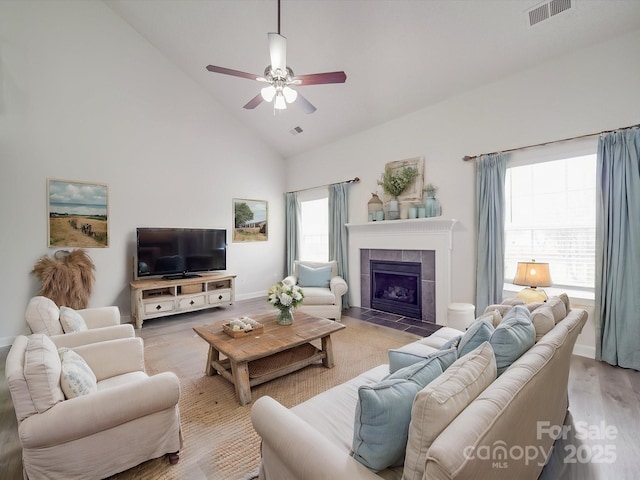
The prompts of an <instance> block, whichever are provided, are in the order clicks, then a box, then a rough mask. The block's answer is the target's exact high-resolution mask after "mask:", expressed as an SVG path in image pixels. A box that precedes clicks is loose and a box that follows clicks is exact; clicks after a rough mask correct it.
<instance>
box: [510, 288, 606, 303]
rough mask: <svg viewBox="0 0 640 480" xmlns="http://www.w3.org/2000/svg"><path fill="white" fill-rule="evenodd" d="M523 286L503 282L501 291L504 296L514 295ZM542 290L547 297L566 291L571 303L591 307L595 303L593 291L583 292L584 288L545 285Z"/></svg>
mask: <svg viewBox="0 0 640 480" xmlns="http://www.w3.org/2000/svg"><path fill="white" fill-rule="evenodd" d="M522 288H523V287H521V286H520V285H514V284H512V283H505V284H504V286H503V290H502V293H503V295H504V296H505V297H515V296H516V294H517V293H518V292H519V291H520V290H522ZM544 291H545V292H546V293H547V295H548V296H549V297H552V296H554V295H560V294H561V293H566V294H567V295H569V300H571V304H572V305H582V306H589V307H593V306H594V305H595V293H594V292H585V291H584V290H571V289H570V288H553V287H546V288H545V289H544Z"/></svg>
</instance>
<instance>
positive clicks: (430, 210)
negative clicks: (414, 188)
mask: <svg viewBox="0 0 640 480" xmlns="http://www.w3.org/2000/svg"><path fill="white" fill-rule="evenodd" d="M424 193H425V199H424V207H425V215H426V216H427V217H437V216H439V215H440V213H441V209H440V201H439V200H438V199H437V198H436V193H438V187H436V186H435V185H434V184H433V183H427V185H426V186H425V187H424Z"/></svg>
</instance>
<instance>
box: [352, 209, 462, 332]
mask: <svg viewBox="0 0 640 480" xmlns="http://www.w3.org/2000/svg"><path fill="white" fill-rule="evenodd" d="M456 224H457V220H453V219H445V218H442V217H433V218H413V219H408V220H393V221H382V222H366V223H348V224H347V228H348V230H349V297H350V298H349V300H350V301H351V305H353V306H355V307H364V308H371V283H370V281H371V275H370V260H381V261H392V262H416V263H421V264H422V274H421V278H420V301H421V307H422V314H421V317H420V319H421V320H422V321H423V322H435V323H437V324H439V325H446V319H447V306H448V305H449V303H451V294H450V292H451V257H452V251H453V232H454V226H455V225H456ZM436 279H437V284H438V286H437V288H436Z"/></svg>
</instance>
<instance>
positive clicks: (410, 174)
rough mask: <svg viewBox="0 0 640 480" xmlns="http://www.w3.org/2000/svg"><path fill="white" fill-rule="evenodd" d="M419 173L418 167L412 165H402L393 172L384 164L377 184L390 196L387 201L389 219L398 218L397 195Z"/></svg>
mask: <svg viewBox="0 0 640 480" xmlns="http://www.w3.org/2000/svg"><path fill="white" fill-rule="evenodd" d="M418 175H419V172H418V169H417V168H414V167H404V168H402V169H400V170H399V171H398V170H396V171H395V172H394V170H393V169H391V168H390V167H389V166H386V167H385V169H384V173H383V174H382V176H381V177H380V180H378V185H380V186H381V187H382V190H384V193H386V194H387V195H389V196H391V197H392V200H390V201H389V216H390V219H391V220H395V219H397V218H399V214H398V200H397V197H398V195H400V194H401V193H402V192H404V191H405V189H406V188H407V187H408V186H409V185H410V184H411V182H413V181H414V180H415V178H416V177H417V176H418Z"/></svg>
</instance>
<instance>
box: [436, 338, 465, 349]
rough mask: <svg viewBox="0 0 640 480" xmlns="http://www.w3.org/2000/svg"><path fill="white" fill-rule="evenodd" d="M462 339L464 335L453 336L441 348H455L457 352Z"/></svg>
mask: <svg viewBox="0 0 640 480" xmlns="http://www.w3.org/2000/svg"><path fill="white" fill-rule="evenodd" d="M460 340H462V335H458V336H457V337H453V338H452V339H451V340H448V341H447V342H445V343H444V345H442V346H441V347H440V350H449V349H450V348H455V349H456V353H457V352H458V345H460Z"/></svg>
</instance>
